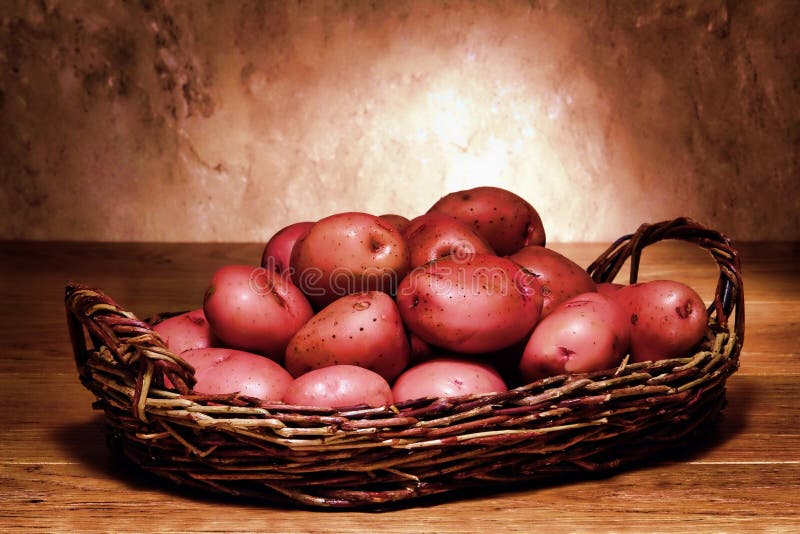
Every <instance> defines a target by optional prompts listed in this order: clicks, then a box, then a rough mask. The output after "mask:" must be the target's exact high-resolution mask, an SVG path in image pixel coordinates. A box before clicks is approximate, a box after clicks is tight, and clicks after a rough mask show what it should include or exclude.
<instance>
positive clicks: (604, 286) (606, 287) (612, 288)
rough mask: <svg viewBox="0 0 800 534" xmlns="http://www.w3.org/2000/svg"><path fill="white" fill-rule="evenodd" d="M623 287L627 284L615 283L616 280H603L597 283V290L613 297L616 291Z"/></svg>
mask: <svg viewBox="0 0 800 534" xmlns="http://www.w3.org/2000/svg"><path fill="white" fill-rule="evenodd" d="M622 287H625V286H624V285H623V284H615V283H614V282H601V283H599V284H597V292H598V293H600V294H601V295H605V296H607V297H613V296H614V293H616V292H617V290H619V289H620V288H622Z"/></svg>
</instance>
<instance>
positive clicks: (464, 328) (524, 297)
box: [397, 254, 542, 354]
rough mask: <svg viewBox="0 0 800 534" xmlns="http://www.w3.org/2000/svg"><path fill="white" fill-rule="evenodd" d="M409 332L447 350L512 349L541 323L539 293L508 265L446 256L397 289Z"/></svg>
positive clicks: (486, 257) (485, 258)
mask: <svg viewBox="0 0 800 534" xmlns="http://www.w3.org/2000/svg"><path fill="white" fill-rule="evenodd" d="M397 304H398V307H399V309H400V315H401V316H402V317H403V322H404V323H405V325H406V327H407V328H408V330H410V331H411V332H412V333H413V334H415V335H417V336H419V337H420V338H422V340H423V341H426V342H428V343H430V344H431V345H435V346H438V347H441V348H444V349H447V350H450V351H454V352H463V353H472V354H474V353H480V352H489V351H493V350H498V349H501V348H503V347H507V346H509V345H512V344H514V343H516V342H517V341H519V340H520V339H522V338H523V337H525V336H527V335H528V334H529V333H530V331H531V330H532V329H533V327H534V325H535V324H536V322H537V321H538V320H539V314H540V313H541V310H542V297H541V290H540V288H539V287H538V285H537V284H536V282H535V280H533V279H532V277H529V276H525V275H524V273H523V272H522V270H521V269H520V267H519V266H518V265H517V264H515V263H514V262H512V261H511V260H508V259H505V258H500V257H497V256H490V255H487V254H475V255H474V256H473V257H472V258H471V259H469V260H466V261H459V260H457V259H455V258H454V257H453V256H447V257H444V258H441V259H439V260H436V261H432V262H430V263H427V264H425V265H423V266H422V267H418V268H416V269H414V270H413V271H411V273H409V275H408V276H406V277H405V278H404V279H403V280H402V281H401V282H400V285H399V287H398V289H397Z"/></svg>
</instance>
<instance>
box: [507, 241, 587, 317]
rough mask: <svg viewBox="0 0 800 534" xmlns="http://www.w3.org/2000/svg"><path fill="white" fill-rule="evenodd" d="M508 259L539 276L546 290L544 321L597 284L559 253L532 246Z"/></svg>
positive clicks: (543, 291)
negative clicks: (576, 296) (570, 299)
mask: <svg viewBox="0 0 800 534" xmlns="http://www.w3.org/2000/svg"><path fill="white" fill-rule="evenodd" d="M508 259H510V260H512V261H514V262H516V263H518V264H519V265H521V266H522V267H524V268H525V269H526V270H527V271H529V272H530V273H532V274H533V275H534V276H536V277H537V278H538V280H539V284H540V285H541V287H542V300H543V303H542V318H545V317H547V316H548V315H550V312H551V311H552V310H553V308H555V307H556V306H557V305H558V304H560V303H561V302H564V301H565V300H567V299H569V298H571V297H574V296H575V295H580V294H581V293H587V292H589V291H595V290H596V289H597V285H596V284H595V283H594V280H592V277H591V276H589V274H588V273H587V272H586V271H585V270H584V269H582V268H581V267H580V266H579V265H578V264H577V263H575V262H574V261H572V260H571V259H569V258H567V257H566V256H564V255H562V254H559V253H558V252H556V251H555V250H551V249H549V248H545V247H540V246H538V245H531V246H527V247H524V248H522V249H520V250H519V251H517V252H515V253H514V254H512V255H511V256H509V257H508Z"/></svg>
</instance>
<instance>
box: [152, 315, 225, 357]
mask: <svg viewBox="0 0 800 534" xmlns="http://www.w3.org/2000/svg"><path fill="white" fill-rule="evenodd" d="M153 330H154V331H155V332H158V334H159V335H160V336H161V339H163V340H164V343H165V344H166V345H167V348H168V349H169V350H171V351H172V352H174V353H175V354H180V353H181V352H183V351H185V350H189V349H204V348H208V347H216V346H218V345H219V340H218V339H217V337H216V336H215V335H214V333H213V332H212V331H211V326H210V325H209V324H208V320H207V319H206V315H205V313H203V309H202V308H200V309H197V310H192V311H188V312H186V313H182V314H180V315H175V316H173V317H169V318H168V319H164V320H163V321H161V322H160V323H158V324H157V325H155V326H153Z"/></svg>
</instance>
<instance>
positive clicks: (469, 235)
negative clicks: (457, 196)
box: [403, 212, 494, 267]
mask: <svg viewBox="0 0 800 534" xmlns="http://www.w3.org/2000/svg"><path fill="white" fill-rule="evenodd" d="M403 237H404V238H405V240H406V243H408V250H409V255H410V259H411V267H418V266H420V265H423V264H425V263H428V262H429V261H433V260H438V259H439V258H443V257H445V256H450V255H454V256H455V257H457V258H461V259H467V258H469V257H470V256H472V255H473V254H492V255H493V254H494V250H492V247H491V246H489V243H487V242H486V240H485V239H484V238H483V237H482V236H481V235H480V234H479V233H478V232H476V231H475V230H474V229H473V228H472V226H470V225H468V224H465V223H463V222H462V221H460V220H458V219H456V218H455V217H451V216H450V215H445V214H443V213H436V212H429V213H426V214H425V215H420V216H419V217H416V218H414V219H413V220H412V221H410V222H409V224H408V226H407V227H406V229H405V230H404V231H403Z"/></svg>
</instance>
